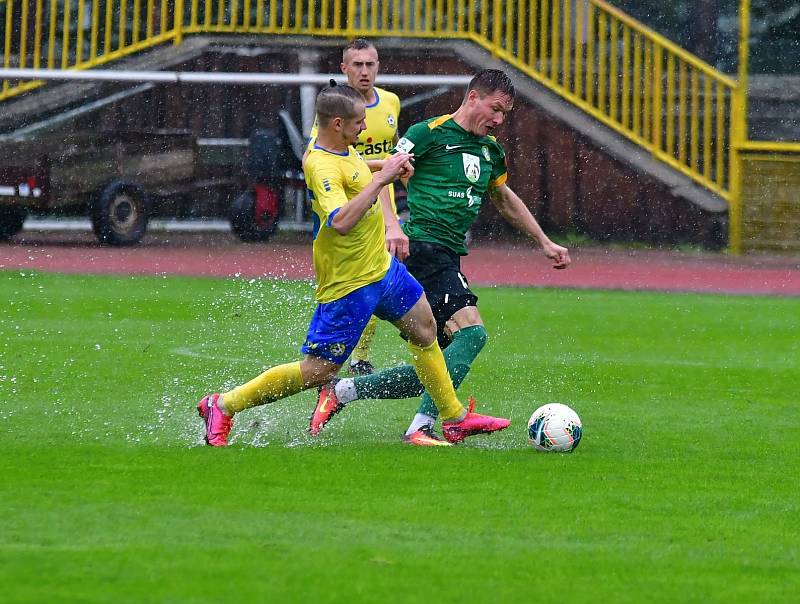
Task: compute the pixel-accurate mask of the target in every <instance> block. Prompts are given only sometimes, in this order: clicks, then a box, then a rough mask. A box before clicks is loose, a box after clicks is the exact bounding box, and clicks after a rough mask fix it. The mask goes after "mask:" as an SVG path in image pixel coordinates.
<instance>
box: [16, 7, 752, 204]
mask: <svg viewBox="0 0 800 604" xmlns="http://www.w3.org/2000/svg"><path fill="white" fill-rule="evenodd" d="M3 7H4V8H5V24H4V28H3V31H4V34H3V38H4V43H3V66H4V67H33V68H39V67H48V68H60V69H86V68H90V67H94V66H98V65H101V64H104V63H108V62H110V61H113V60H114V59H117V58H119V57H122V56H126V55H130V54H132V53H135V52H137V51H139V50H142V49H144V48H149V47H153V46H156V45H158V44H162V43H164V42H173V43H180V41H181V39H182V36H183V34H191V33H267V34H311V35H324V36H343V37H349V36H356V35H359V36H375V37H378V36H383V35H393V36H405V37H421V38H426V37H435V38H442V37H447V38H461V39H469V40H473V41H474V42H477V43H478V44H480V45H481V46H483V47H485V48H487V49H488V50H489V51H491V52H492V53H493V54H494V55H496V56H497V57H498V58H501V59H503V60H505V61H507V62H508V63H510V64H512V65H514V66H515V67H517V68H519V69H520V70H522V71H523V72H525V73H526V74H528V75H529V76H531V77H532V78H534V79H535V80H537V81H538V82H540V83H542V84H543V85H545V86H547V87H548V88H551V89H552V90H554V91H555V92H557V93H558V94H560V95H561V96H562V97H564V98H565V99H567V100H569V101H571V102H572V103H574V104H575V105H577V106H578V107H580V108H581V109H583V110H584V111H586V112H587V113H589V114H591V115H592V116H594V117H595V118H597V119H598V120H600V121H601V122H602V123H604V124H606V125H607V126H609V127H610V128H612V129H614V130H616V131H617V132H619V133H620V134H623V135H624V136H626V137H628V138H629V139H631V140H633V141H635V142H636V143H638V144H639V145H641V146H642V147H644V148H646V149H648V150H649V151H650V152H651V153H652V154H653V155H654V156H655V157H657V158H658V159H660V160H661V161H663V162H665V163H667V164H669V165H670V166H672V167H673V168H675V169H677V170H679V171H681V172H683V173H684V174H686V175H687V176H689V177H690V178H692V179H694V180H695V181H697V182H699V183H701V184H702V185H704V186H705V187H707V188H708V189H710V190H712V191H714V192H715V193H717V194H719V195H720V196H721V197H723V198H725V199H729V198H730V191H731V183H732V182H733V178H732V173H733V172H734V171H735V167H734V166H733V165H732V154H731V152H730V150H731V133H732V131H733V129H734V128H735V124H734V123H733V121H732V119H731V116H732V115H734V113H735V112H734V111H733V108H732V105H733V103H734V101H735V99H736V98H737V96H736V92H737V83H736V81H734V80H732V79H731V78H728V77H726V76H725V75H723V74H721V73H719V72H717V71H716V70H714V69H713V68H712V67H710V66H709V65H707V64H706V63H703V62H702V61H700V60H699V59H697V58H696V57H694V56H693V55H691V54H689V53H687V52H685V51H684V50H682V49H681V48H679V47H678V46H676V45H675V44H673V43H671V42H670V41H669V40H667V39H665V38H664V37H662V36H660V35H658V34H657V33H656V32H654V31H652V30H650V29H648V28H646V27H644V26H643V25H642V24H640V23H639V22H637V21H635V20H634V19H632V18H630V17H629V16H627V15H626V14H624V13H622V12H621V11H619V10H617V9H615V8H614V7H612V6H610V5H609V4H607V3H606V2H603V1H602V0H516V1H505V0H504V1H501V0H477V1H468V0H384V1H381V2H379V1H376V0H323V1H311V0H178V1H170V2H168V1H167V0H0V9H2V8H3ZM39 85H41V82H24V81H16V82H15V81H9V80H4V81H3V82H2V88H0V100H2V99H4V98H8V97H10V96H13V95H15V94H19V93H22V92H25V91H26V90H30V89H31V88H34V87H36V86H39Z"/></svg>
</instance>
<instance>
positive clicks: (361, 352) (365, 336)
mask: <svg viewBox="0 0 800 604" xmlns="http://www.w3.org/2000/svg"><path fill="white" fill-rule="evenodd" d="M377 326H378V317H376V316H375V315H372V316H371V317H370V319H369V323H367V326H366V327H365V328H364V331H363V332H362V333H361V338H359V340H358V344H356V347H355V349H354V350H353V354H352V355H351V356H352V358H353V360H354V361H369V348H370V346H372V339H373V338H374V337H375V328H376V327H377Z"/></svg>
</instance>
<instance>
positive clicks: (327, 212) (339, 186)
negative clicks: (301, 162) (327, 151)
mask: <svg viewBox="0 0 800 604" xmlns="http://www.w3.org/2000/svg"><path fill="white" fill-rule="evenodd" d="M309 159H310V160H311V161H307V162H306V171H305V175H306V181H307V184H308V188H309V189H311V191H312V193H313V194H314V199H315V201H316V202H317V204H318V208H319V218H320V222H321V223H324V224H325V225H327V226H330V225H331V220H333V217H334V216H336V213H337V212H338V211H339V209H341V207H342V206H343V205H344V204H346V203H347V194H346V193H345V190H344V186H343V183H342V173H341V170H338V169H337V168H336V167H335V166H333V165H330V164H328V163H327V162H321V161H315V160H317V158H315V157H313V156H311V157H309Z"/></svg>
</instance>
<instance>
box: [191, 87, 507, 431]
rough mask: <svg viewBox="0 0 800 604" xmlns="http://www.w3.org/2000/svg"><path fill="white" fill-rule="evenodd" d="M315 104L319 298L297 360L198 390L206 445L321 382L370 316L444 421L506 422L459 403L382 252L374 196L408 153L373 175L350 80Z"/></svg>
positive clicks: (427, 318)
mask: <svg viewBox="0 0 800 604" xmlns="http://www.w3.org/2000/svg"><path fill="white" fill-rule="evenodd" d="M316 109H317V115H318V116H319V122H320V124H319V127H320V129H319V136H318V137H317V141H316V143H315V144H314V148H313V150H312V151H311V152H310V153H309V155H308V158H307V160H306V167H305V178H306V184H307V186H308V191H309V195H310V197H311V199H312V209H313V211H314V244H313V252H312V256H313V261H314V274H315V277H316V282H317V288H316V292H315V297H316V299H317V303H318V304H317V308H316V310H315V311H314V315H313V317H312V318H311V323H310V325H309V328H308V334H307V336H306V341H305V344H303V346H302V348H301V351H302V352H303V353H304V354H305V357H304V358H303V359H302V360H301V361H295V362H289V363H284V364H282V365H276V366H274V367H271V368H270V369H267V370H266V371H265V372H264V373H262V374H261V375H259V376H256V377H255V378H253V379H252V380H250V381H249V382H247V383H245V384H242V385H240V386H238V387H236V388H234V389H233V390H230V391H228V392H225V393H222V394H208V395H206V396H204V397H203V398H202V399H201V400H200V402H199V403H198V405H197V411H198V413H199V414H200V417H201V419H202V420H203V423H204V425H205V441H206V443H207V444H208V445H211V446H214V447H224V446H226V445H227V444H228V436H229V434H230V431H231V429H232V427H233V416H234V415H235V414H237V413H239V412H241V411H244V410H245V409H248V408H250V407H254V406H256V405H263V404H266V403H272V402H274V401H277V400H279V399H282V398H285V397H287V396H290V395H292V394H295V393H297V392H300V391H302V390H306V389H307V388H312V387H314V386H318V385H321V384H325V383H326V382H328V381H329V380H330V379H331V378H332V377H333V376H335V375H336V373H337V372H338V371H339V368H340V367H341V365H342V363H343V362H344V361H345V360H346V359H347V358H348V357H349V356H350V353H351V352H352V350H353V347H354V346H355V345H356V342H358V339H359V337H360V336H361V332H362V331H363V329H364V326H365V325H366V324H367V321H369V318H370V317H371V316H372V315H377V316H378V317H379V318H381V319H384V320H386V321H390V322H391V323H393V324H394V325H395V326H396V327H397V328H398V329H399V330H400V333H401V334H402V335H403V336H404V337H405V338H406V339H407V340H408V346H409V349H410V351H411V355H412V359H413V364H414V367H415V368H416V371H417V372H418V374H419V379H420V380H421V381H422V382H423V383H424V384H425V388H426V389H427V391H428V392H430V393H431V395H432V396H433V398H434V400H435V401H436V405H437V407H438V408H439V410H440V411H441V413H442V417H443V418H444V419H445V421H446V422H448V423H446V424H445V425H448V426H451V425H452V426H453V429H455V430H458V431H459V432H460V433H461V434H462V435H463V436H470V435H472V434H478V433H481V432H485V431H490V432H491V431H494V430H502V429H503V428H506V427H508V425H509V421H508V420H506V419H502V418H496V417H491V416H488V415H479V414H477V413H474V412H473V411H472V409H470V410H469V411H467V410H466V409H465V408H464V407H463V406H462V405H461V403H460V402H459V400H458V398H457V397H456V393H455V390H454V389H453V383H452V381H451V378H450V375H449V374H448V373H447V368H446V366H445V361H444V358H443V356H442V351H441V349H440V348H439V344H438V343H437V342H436V323H435V320H434V318H433V314H432V312H431V308H430V305H429V304H428V301H427V299H426V297H425V294H424V292H423V290H422V286H421V285H420V284H419V283H418V282H417V280H416V279H414V277H412V276H411V275H410V274H409V273H408V270H407V269H406V268H405V266H403V264H401V263H400V262H399V261H398V260H397V258H395V257H393V256H391V255H390V254H389V252H388V251H387V250H386V243H385V231H386V227H385V224H384V211H383V204H382V203H380V202H378V196H379V194H381V192H382V190H383V188H384V186H385V185H387V184H388V183H390V182H392V181H394V180H395V178H397V176H398V175H399V174H400V173H401V171H402V170H403V167H404V165H405V164H406V163H407V162H408V160H409V159H411V157H413V156H412V155H411V154H409V153H404V152H400V153H397V154H395V155H394V156H393V157H391V158H389V159H387V160H386V161H385V163H384V165H383V167H382V169H381V170H380V171H379V172H377V173H376V174H375V175H374V176H373V175H372V174H371V173H370V169H369V167H368V166H367V164H366V163H365V162H364V160H363V159H362V158H361V155H359V154H358V152H357V151H356V150H355V149H354V148H353V145H354V144H355V142H356V140H357V139H358V134H359V133H360V132H361V131H362V130H364V127H365V126H364V120H365V107H364V100H363V98H362V97H361V95H359V93H358V92H356V91H355V90H354V89H353V88H351V87H349V86H331V87H328V88H325V89H323V90H322V91H321V92H320V93H319V95H318V96H317V106H316ZM395 221H396V218H395ZM323 410H324V405H323Z"/></svg>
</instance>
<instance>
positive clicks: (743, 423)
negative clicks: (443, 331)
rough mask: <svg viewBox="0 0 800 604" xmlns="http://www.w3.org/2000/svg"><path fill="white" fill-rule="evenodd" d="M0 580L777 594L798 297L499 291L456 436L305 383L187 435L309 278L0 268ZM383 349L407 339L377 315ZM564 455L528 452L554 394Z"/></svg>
mask: <svg viewBox="0 0 800 604" xmlns="http://www.w3.org/2000/svg"><path fill="white" fill-rule="evenodd" d="M0 283H2V288H0V335H2V339H0V395H2V396H1V398H0V400H2V404H1V406H0V442H1V443H2V445H3V455H2V458H0V475H1V476H2V485H3V486H2V489H1V490H0V503H2V509H3V517H4V522H3V525H2V529H0V580H2V584H3V595H2V598H1V599H2V601H3V602H56V601H57V602H108V601H112V600H113V601H115V602H223V601H231V602H255V601H262V602H284V601H297V602H306V601H326V602H327V601H338V602H354V601H358V602H392V601H397V602H427V601H428V600H430V599H431V598H434V599H436V600H440V601H444V602H453V601H466V602H506V601H528V600H534V599H537V600H538V599H548V600H549V599H558V600H561V599H568V600H570V601H579V602H580V601H582V602H597V601H603V600H608V601H615V602H640V601H653V602H675V601H688V602H699V601H703V602H712V601H714V602H744V601H748V602H751V601H771V602H781V601H783V602H790V601H794V600H795V598H796V594H797V593H799V592H800V578H799V577H800V573H798V569H799V567H800V548H798V545H797V540H796V535H797V534H798V531H799V530H800V520H798V519H799V518H800V500H798V497H797V487H796V477H797V476H798V474H799V473H800V467H799V466H800V407H798V398H797V393H798V391H800V371H798V359H800V343H799V342H800V337H798V336H800V300H798V299H788V298H783V299H781V298H764V297H723V296H704V295H687V294H680V295H667V294H654V293H623V292H589V291H574V290H572V291H562V290H542V289H514V288H497V289H494V288H492V289H483V290H480V291H479V294H480V296H481V302H480V304H481V308H482V314H483V316H484V319H485V320H486V323H487V326H488V329H489V332H490V341H489V344H487V348H486V349H485V350H484V352H483V354H482V355H481V357H480V358H479V361H478V363H477V364H476V366H475V367H474V369H473V371H472V372H471V373H470V375H469V377H468V378H467V380H466V382H465V384H464V386H463V387H462V391H463V392H464V393H470V392H472V393H475V395H476V396H477V397H478V399H479V402H480V403H481V406H482V408H483V409H485V410H487V411H490V412H494V413H496V414H503V415H506V416H508V417H510V418H511V419H512V421H513V424H512V427H511V428H510V429H509V430H508V431H506V432H504V433H500V434H497V435H494V436H492V437H476V438H474V439H471V440H469V441H468V442H467V443H465V444H464V446H460V447H457V448H453V449H449V450H428V449H414V448H410V447H407V446H404V445H402V444H401V443H400V439H399V438H400V435H401V434H402V431H403V429H404V428H405V426H406V424H407V422H408V420H409V419H410V417H411V415H412V414H413V412H414V409H415V407H416V401H383V402H375V401H363V402H358V403H354V404H353V405H352V406H351V407H350V408H348V409H347V410H346V411H345V412H344V413H343V414H341V415H340V416H337V417H336V419H334V421H333V422H332V424H331V425H330V428H329V429H328V430H326V432H324V433H323V435H322V436H321V437H320V439H319V440H315V441H312V440H311V439H310V438H309V437H308V436H307V435H306V433H305V427H306V420H307V416H308V414H309V413H310V410H311V408H312V407H313V404H314V396H313V394H311V393H304V394H301V395H297V396H295V397H293V398H291V399H289V400H287V401H284V402H282V403H278V404H276V405H272V406H268V407H264V408H260V409H257V410H251V411H249V412H246V413H245V414H243V415H242V416H240V418H239V421H238V426H237V433H236V439H237V440H236V443H235V445H234V446H233V447H231V448H229V449H228V450H224V451H218V450H208V449H207V448H204V447H199V446H196V445H197V443H198V442H199V438H200V429H199V428H200V426H199V421H198V420H197V418H196V417H195V415H194V409H193V407H194V403H195V402H196V399H197V398H198V397H199V396H200V395H202V394H203V393H204V392H205V391H208V390H217V389H220V388H225V387H229V386H232V385H234V384H236V383H239V382H241V381H243V380H245V379H248V378H250V377H252V376H253V375H255V374H256V373H258V372H259V371H260V370H261V369H262V368H263V367H265V366H267V365H270V364H273V363H276V362H281V361H284V360H289V359H293V358H295V357H296V355H297V348H298V347H299V345H300V343H301V341H302V339H303V337H304V335H305V328H306V324H307V320H308V318H309V316H310V312H311V309H312V302H311V294H312V289H311V286H310V285H309V284H307V283H282V282H275V281H245V280H211V279H180V278H141V277H137V278H127V277H126V278H119V277H117V278H115V277H80V276H59V275H47V274H37V273H27V272H26V273H19V272H9V273H0ZM374 357H375V360H376V362H378V363H379V364H381V365H390V364H395V363H398V362H402V361H404V360H405V359H406V352H405V348H404V345H403V343H402V342H401V341H400V340H399V339H398V338H397V337H396V336H395V335H394V334H393V329H392V328H391V327H389V326H382V327H380V328H379V333H378V341H377V344H376V349H375V353H374ZM552 400H557V401H562V402H565V403H567V404H569V405H571V406H572V407H574V408H575V409H576V410H577V411H578V413H579V414H580V415H581V417H582V419H583V422H584V440H583V441H582V443H581V446H580V447H579V449H578V450H577V451H576V452H575V453H574V454H571V455H555V454H552V455H548V454H542V453H537V452H535V451H533V450H531V449H530V448H529V447H528V446H527V444H526V439H525V430H524V428H525V423H526V421H527V418H528V416H529V415H530V413H531V412H532V411H533V409H534V408H535V407H537V406H538V405H539V404H541V403H543V402H547V401H552Z"/></svg>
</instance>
